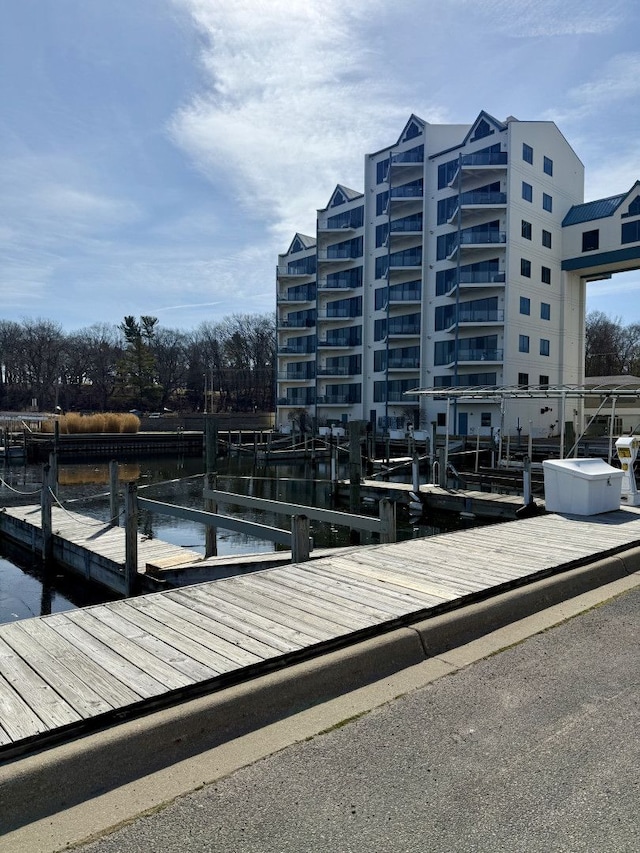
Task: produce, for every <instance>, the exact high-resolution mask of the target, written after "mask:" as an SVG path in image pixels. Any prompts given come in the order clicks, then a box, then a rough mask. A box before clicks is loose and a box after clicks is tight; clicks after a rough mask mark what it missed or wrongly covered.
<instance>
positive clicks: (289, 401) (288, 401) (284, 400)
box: [278, 397, 313, 406]
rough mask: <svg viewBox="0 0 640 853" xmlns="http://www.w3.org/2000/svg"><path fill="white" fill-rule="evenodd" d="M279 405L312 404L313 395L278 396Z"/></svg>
mask: <svg viewBox="0 0 640 853" xmlns="http://www.w3.org/2000/svg"><path fill="white" fill-rule="evenodd" d="M278 405H279V406H313V397H278Z"/></svg>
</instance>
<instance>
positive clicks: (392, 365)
mask: <svg viewBox="0 0 640 853" xmlns="http://www.w3.org/2000/svg"><path fill="white" fill-rule="evenodd" d="M419 368H420V359H419V358H390V359H389V370H418V369H419Z"/></svg>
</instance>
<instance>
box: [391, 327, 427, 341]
mask: <svg viewBox="0 0 640 853" xmlns="http://www.w3.org/2000/svg"><path fill="white" fill-rule="evenodd" d="M418 337H420V324H419V323H415V324H409V323H406V324H405V325H402V326H391V324H390V328H389V330H388V331H387V338H389V340H391V339H394V340H395V339H396V338H418Z"/></svg>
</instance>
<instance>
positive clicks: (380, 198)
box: [376, 190, 389, 216]
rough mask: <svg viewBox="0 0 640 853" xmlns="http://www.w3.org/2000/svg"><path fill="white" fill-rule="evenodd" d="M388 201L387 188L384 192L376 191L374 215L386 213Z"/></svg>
mask: <svg viewBox="0 0 640 853" xmlns="http://www.w3.org/2000/svg"><path fill="white" fill-rule="evenodd" d="M388 202H389V191H388V190H385V191H384V192H381V193H378V194H377V195H376V216H382V214H383V213H386V210H387V204H388Z"/></svg>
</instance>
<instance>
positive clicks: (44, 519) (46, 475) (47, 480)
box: [40, 465, 53, 562]
mask: <svg viewBox="0 0 640 853" xmlns="http://www.w3.org/2000/svg"><path fill="white" fill-rule="evenodd" d="M52 497H53V496H52V494H51V468H50V466H49V465H44V466H43V468H42V491H41V492H40V520H41V526H42V560H43V561H44V562H47V561H48V560H50V559H51V556H52V554H53V529H52V525H51V504H52Z"/></svg>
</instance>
